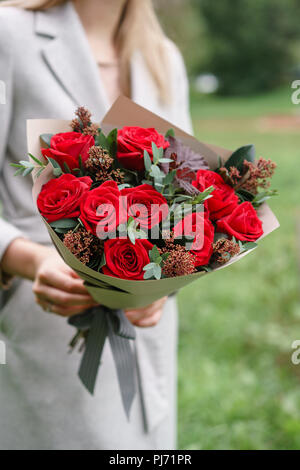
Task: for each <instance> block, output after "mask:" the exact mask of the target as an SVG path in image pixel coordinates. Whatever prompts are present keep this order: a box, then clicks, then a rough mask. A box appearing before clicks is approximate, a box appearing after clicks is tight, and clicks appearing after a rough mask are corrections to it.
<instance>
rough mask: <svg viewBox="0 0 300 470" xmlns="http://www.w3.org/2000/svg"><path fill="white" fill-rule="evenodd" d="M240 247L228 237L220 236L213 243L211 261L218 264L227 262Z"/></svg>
mask: <svg viewBox="0 0 300 470" xmlns="http://www.w3.org/2000/svg"><path fill="white" fill-rule="evenodd" d="M239 252H240V247H239V245H238V244H237V243H235V242H234V241H233V240H229V239H228V238H220V239H219V240H218V241H216V242H215V243H214V244H213V254H212V258H211V262H213V263H216V264H218V265H222V264H225V263H227V261H229V260H230V258H232V256H235V255H238V254H239Z"/></svg>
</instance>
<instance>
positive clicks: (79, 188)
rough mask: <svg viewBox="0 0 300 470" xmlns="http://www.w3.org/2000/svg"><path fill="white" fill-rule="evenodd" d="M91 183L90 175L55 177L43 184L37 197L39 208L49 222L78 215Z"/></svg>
mask: <svg viewBox="0 0 300 470" xmlns="http://www.w3.org/2000/svg"><path fill="white" fill-rule="evenodd" d="M91 185H92V180H91V178H90V177H89V176H83V177H82V178H76V177H75V176H73V175H70V174H66V175H62V176H60V177H59V178H54V179H52V180H50V181H48V183H46V184H44V185H43V187H42V190H41V192H40V194H39V195H38V198H37V206H38V209H39V211H40V213H41V214H42V216H43V217H44V218H45V219H46V220H47V221H48V222H54V221H55V220H60V219H71V218H72V217H78V216H79V214H80V210H79V206H80V203H81V200H82V198H83V197H84V196H85V194H86V193H87V192H88V191H89V189H90V187H91Z"/></svg>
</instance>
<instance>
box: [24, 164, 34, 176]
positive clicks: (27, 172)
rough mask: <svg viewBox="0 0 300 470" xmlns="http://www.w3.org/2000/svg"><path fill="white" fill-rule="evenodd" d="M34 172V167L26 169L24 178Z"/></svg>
mask: <svg viewBox="0 0 300 470" xmlns="http://www.w3.org/2000/svg"><path fill="white" fill-rule="evenodd" d="M32 170H33V166H32V167H31V168H26V170H24V171H23V176H27V175H29V174H30V173H31V172H32Z"/></svg>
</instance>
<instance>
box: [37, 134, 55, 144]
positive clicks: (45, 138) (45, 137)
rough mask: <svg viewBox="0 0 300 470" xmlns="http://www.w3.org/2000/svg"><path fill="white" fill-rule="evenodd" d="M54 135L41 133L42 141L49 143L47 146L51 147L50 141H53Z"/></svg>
mask: <svg viewBox="0 0 300 470" xmlns="http://www.w3.org/2000/svg"><path fill="white" fill-rule="evenodd" d="M52 136H53V134H41V135H40V139H41V141H42V143H44V144H45V145H47V147H50V142H51V137H52Z"/></svg>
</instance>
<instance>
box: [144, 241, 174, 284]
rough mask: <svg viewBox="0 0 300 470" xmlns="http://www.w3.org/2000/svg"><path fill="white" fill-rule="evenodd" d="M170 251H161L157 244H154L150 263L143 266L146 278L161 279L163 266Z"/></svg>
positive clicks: (150, 253)
mask: <svg viewBox="0 0 300 470" xmlns="http://www.w3.org/2000/svg"><path fill="white" fill-rule="evenodd" d="M168 256H169V253H163V254H162V255H161V254H160V253H159V251H158V248H157V246H156V245H154V246H153V248H152V250H151V251H149V258H150V263H148V264H146V266H144V267H143V270H144V271H145V274H144V279H145V280H147V279H148V280H149V279H157V280H158V279H161V277H162V266H163V263H164V261H165V260H166V259H167V258H168Z"/></svg>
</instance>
